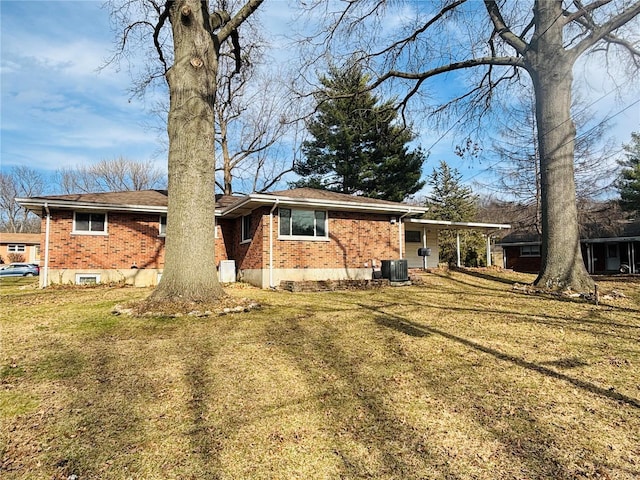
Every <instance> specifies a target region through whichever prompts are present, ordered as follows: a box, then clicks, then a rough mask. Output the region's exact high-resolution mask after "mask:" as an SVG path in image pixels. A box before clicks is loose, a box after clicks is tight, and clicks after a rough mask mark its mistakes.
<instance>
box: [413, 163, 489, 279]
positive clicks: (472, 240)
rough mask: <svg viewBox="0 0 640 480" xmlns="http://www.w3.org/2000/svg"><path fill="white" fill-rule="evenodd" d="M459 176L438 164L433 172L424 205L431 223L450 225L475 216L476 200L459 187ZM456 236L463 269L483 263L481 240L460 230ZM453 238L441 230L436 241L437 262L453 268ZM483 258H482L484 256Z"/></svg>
mask: <svg viewBox="0 0 640 480" xmlns="http://www.w3.org/2000/svg"><path fill="white" fill-rule="evenodd" d="M461 180H462V175H461V174H460V172H459V171H458V170H457V169H455V168H451V167H449V165H448V164H447V163H446V162H444V161H440V165H439V166H438V169H434V170H433V172H432V173H431V175H430V176H429V178H428V180H427V183H428V184H429V185H430V186H431V196H430V197H429V198H428V199H427V201H426V206H428V207H429V212H428V213H427V215H428V216H429V218H431V219H432V220H448V221H452V222H469V221H472V220H473V219H474V217H475V215H476V213H477V202H478V197H477V196H476V195H474V194H473V192H472V191H471V188H470V187H467V186H464V185H462V184H461ZM458 233H459V234H460V256H461V260H462V262H463V263H464V265H466V266H470V267H477V266H482V265H484V264H485V263H484V262H485V260H486V259H483V258H482V255H483V253H481V252H483V251H484V248H483V247H484V239H483V238H482V234H480V233H478V232H473V231H468V230H462V231H459V232H458ZM456 237H457V232H456V231H453V230H442V231H441V232H440V236H439V238H438V244H439V246H440V262H446V263H448V264H449V265H456V263H457V254H456V243H457V242H456ZM485 256H486V255H485Z"/></svg>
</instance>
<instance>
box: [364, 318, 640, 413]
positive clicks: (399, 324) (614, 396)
mask: <svg viewBox="0 0 640 480" xmlns="http://www.w3.org/2000/svg"><path fill="white" fill-rule="evenodd" d="M372 310H373V311H374V312H376V313H377V314H378V317H376V323H378V324H379V325H381V326H384V327H387V328H393V329H394V330H397V331H399V332H402V333H406V331H407V329H411V331H422V332H424V334H425V335H439V336H441V337H443V338H446V339H448V340H451V341H454V342H456V343H459V344H462V345H465V346H467V347H469V348H472V349H474V350H477V351H480V352H482V353H486V354H489V355H491V356H493V357H495V358H497V359H499V360H503V361H506V362H509V363H512V364H514V365H517V366H519V367H521V368H525V369H527V370H531V371H534V372H537V373H540V374H542V375H545V376H548V377H552V378H555V379H557V380H562V381H564V382H567V383H570V384H571V385H573V386H575V387H578V388H581V389H583V390H585V391H587V392H590V393H594V394H596V395H599V396H601V397H604V398H608V399H610V400H614V401H617V402H621V403H624V404H627V405H629V406H631V407H634V408H638V409H640V400H638V399H636V398H633V397H630V396H627V395H624V394H622V393H619V392H616V391H615V390H613V389H606V388H602V387H599V386H597V385H594V384H593V383H590V382H587V381H585V380H580V379H579V378H574V377H571V376H569V375H566V374H564V373H561V372H557V371H555V370H553V369H551V368H548V367H545V366H543V365H539V364H537V363H533V362H528V361H526V360H523V359H522V358H518V357H516V356H513V355H509V354H507V353H504V352H501V351H499V350H496V349H494V348H491V347H487V346H484V345H481V344H479V343H477V342H474V341H472V340H468V339H466V338H463V337H459V336H457V335H454V334H452V333H449V332H446V331H444V330H441V329H438V328H435V327H429V326H426V325H421V324H419V323H416V322H413V321H411V320H407V319H405V318H403V317H400V316H395V315H390V314H388V313H385V312H381V311H377V309H375V308H373V309H372ZM381 319H382V320H381ZM413 336H415V335H413Z"/></svg>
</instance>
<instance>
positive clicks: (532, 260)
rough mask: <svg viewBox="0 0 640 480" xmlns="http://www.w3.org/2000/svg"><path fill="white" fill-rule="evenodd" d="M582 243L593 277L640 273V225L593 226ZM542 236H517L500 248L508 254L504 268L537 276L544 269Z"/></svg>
mask: <svg viewBox="0 0 640 480" xmlns="http://www.w3.org/2000/svg"><path fill="white" fill-rule="evenodd" d="M588 230H589V232H590V233H589V235H588V236H587V235H585V236H584V238H582V239H581V240H580V243H581V247H582V258H583V260H584V263H585V266H586V268H587V271H588V272H589V273H591V274H604V273H617V272H624V273H640V222H619V223H617V224H615V225H614V226H613V227H609V228H606V229H605V228H596V227H594V226H593V225H590V226H589V229H588ZM541 243H542V242H541V239H540V235H536V234H531V233H526V232H525V233H523V232H513V233H510V234H509V235H507V236H505V237H504V238H503V239H502V240H501V241H500V242H499V243H498V245H500V246H502V248H503V252H504V267H505V268H510V269H513V270H515V271H518V272H530V273H537V272H539V271H540V266H541V256H540V248H541Z"/></svg>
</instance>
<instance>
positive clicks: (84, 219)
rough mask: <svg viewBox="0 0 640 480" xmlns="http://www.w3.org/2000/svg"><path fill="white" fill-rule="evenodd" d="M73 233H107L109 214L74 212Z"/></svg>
mask: <svg viewBox="0 0 640 480" xmlns="http://www.w3.org/2000/svg"><path fill="white" fill-rule="evenodd" d="M73 233H84V234H95V235H99V234H105V233H107V214H106V213H89V212H73Z"/></svg>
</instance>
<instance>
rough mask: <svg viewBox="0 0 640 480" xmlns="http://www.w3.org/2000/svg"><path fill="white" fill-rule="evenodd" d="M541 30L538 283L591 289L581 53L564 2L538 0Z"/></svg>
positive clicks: (532, 58) (537, 57)
mask: <svg viewBox="0 0 640 480" xmlns="http://www.w3.org/2000/svg"><path fill="white" fill-rule="evenodd" d="M536 5H537V8H538V11H537V16H536V20H537V22H538V23H537V25H536V32H541V34H540V35H539V36H538V38H535V39H532V45H533V48H532V49H531V50H530V51H529V52H527V54H526V55H525V59H526V61H527V68H528V70H529V72H530V74H531V77H532V79H533V84H534V88H535V93H536V121H537V124H538V145H539V149H540V152H539V154H540V180H541V194H542V195H541V197H542V205H541V206H542V231H543V236H542V251H541V254H542V268H541V271H540V274H539V275H538V278H537V279H536V282H535V283H536V285H540V286H545V287H548V288H555V289H558V288H560V289H562V288H566V287H571V288H573V289H574V290H580V291H591V290H592V288H593V280H592V279H591V277H590V276H589V274H588V272H587V270H586V268H585V265H584V261H583V259H582V253H581V250H580V232H579V226H578V211H577V207H576V186H575V179H574V144H575V136H576V130H575V126H574V123H573V120H572V119H571V112H570V109H571V87H572V80H573V75H572V68H573V64H574V61H575V59H574V58H573V57H572V56H571V54H570V53H568V52H567V51H565V50H564V48H562V23H561V22H560V21H559V19H560V18H561V17H562V11H561V8H562V4H561V2H559V1H539V2H536Z"/></svg>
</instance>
